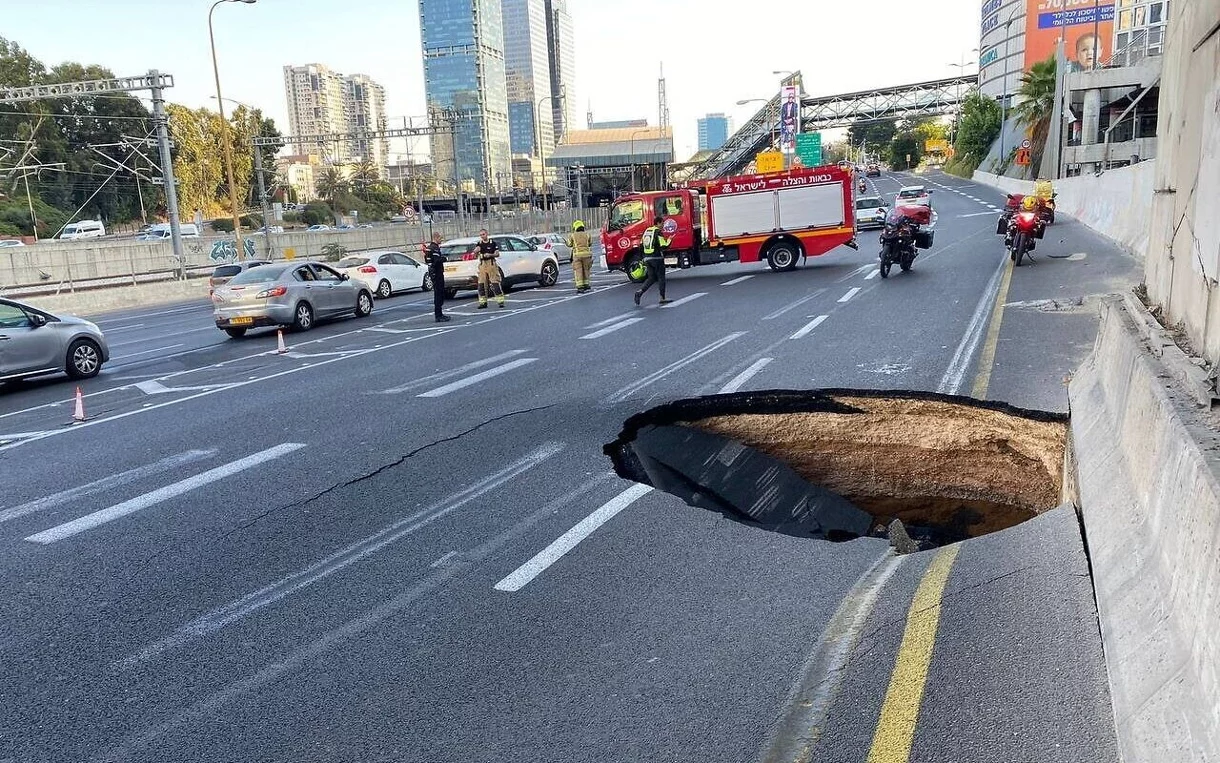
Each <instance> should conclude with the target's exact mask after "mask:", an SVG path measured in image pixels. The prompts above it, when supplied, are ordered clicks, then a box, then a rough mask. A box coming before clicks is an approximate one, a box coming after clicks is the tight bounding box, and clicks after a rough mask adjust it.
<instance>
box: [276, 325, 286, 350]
mask: <svg viewBox="0 0 1220 763" xmlns="http://www.w3.org/2000/svg"><path fill="white" fill-rule="evenodd" d="M275 337H276V340H277V345H276V348H275V351H276V352H277V353H279V354H280V355H283V354H284V353H286V352H288V347H287V345H285V344H284V329H276V330H275Z"/></svg>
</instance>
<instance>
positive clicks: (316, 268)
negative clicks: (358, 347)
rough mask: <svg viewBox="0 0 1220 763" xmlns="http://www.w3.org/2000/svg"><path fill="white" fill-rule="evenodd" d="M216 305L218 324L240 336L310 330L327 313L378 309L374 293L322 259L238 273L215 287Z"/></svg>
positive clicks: (335, 314)
mask: <svg viewBox="0 0 1220 763" xmlns="http://www.w3.org/2000/svg"><path fill="white" fill-rule="evenodd" d="M212 308H213V318H214V319H215V321H216V328H218V329H220V330H222V331H224V332H225V333H226V334H228V335H229V336H230V337H232V338H234V339H240V338H241V337H243V336H245V335H246V332H247V331H248V330H250V329H252V328H261V327H265V326H290V327H292V328H294V329H296V330H297V331H308V330H309V329H311V328H313V327H314V324H315V323H317V321H319V320H323V319H325V318H336V317H339V316H342V315H349V314H350V315H355V316H356V317H357V318H363V317H365V316H367V315H368V314H370V313H371V312H373V292H372V290H370V289H369V287H368V284H366V283H364V281H357V280H355V279H353V278H349V277H348V276H346V275H343V274H342V273H340V272H339V271H337V270H335V269H333V268H332V267H331V266H329V265H326V264H323V263H321V262H277V263H274V264H270V265H262V266H260V267H257V268H251V269H249V270H246V271H243V272H241V273H238V274H237V275H235V276H233V279H232V280H231V281H229V282H228V283H227V284H225V285H224V286H221V287H220V288H218V289H216V290H215V291H214V292H212Z"/></svg>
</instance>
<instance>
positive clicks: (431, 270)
mask: <svg viewBox="0 0 1220 763" xmlns="http://www.w3.org/2000/svg"><path fill="white" fill-rule="evenodd" d="M422 248H423V250H424V263H425V264H427V266H428V275H429V276H430V277H431V278H432V314H433V315H434V316H435V317H436V322H437V323H446V322H448V321H451V320H453V319H452V318H450V317H449V316H448V315H445V314H444V313H443V312H442V311H441V306H442V305H444V304H445V255H443V254H441V234H439V233H433V234H432V240H431V241H429V242H428V243H426V244H424V245H423V247H422Z"/></svg>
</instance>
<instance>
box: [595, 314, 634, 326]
mask: <svg viewBox="0 0 1220 763" xmlns="http://www.w3.org/2000/svg"><path fill="white" fill-rule="evenodd" d="M633 315H635V313H623V314H622V315H616V316H614V317H613V318H607V319H606V320H604V321H598V322H597V323H590V324H589V325H588V326H585V328H587V329H599V328H601V327H602V326H609V325H610V324H611V323H618V322H619V321H621V320H626V319H627V318H630V317H631V316H633Z"/></svg>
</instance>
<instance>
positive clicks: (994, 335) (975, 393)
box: [970, 260, 1012, 400]
mask: <svg viewBox="0 0 1220 763" xmlns="http://www.w3.org/2000/svg"><path fill="white" fill-rule="evenodd" d="M1011 283H1012V260H1009V261H1008V265H1006V266H1005V268H1004V278H1003V279H1002V280H1001V281H1000V290H999V291H997V292H996V295H995V307H993V308H992V309H991V323H990V324H989V325H988V326H987V340H986V341H984V342H983V351H982V353H981V354H980V355H979V370H978V373H977V374H976V375H975V377H974V386H973V387H971V388H970V396H971V397H973V398H976V399H978V400H983V399H985V398H986V397H987V387H988V386H990V385H991V369H992V367H993V366H994V365H995V352H996V347H997V345H999V343H1000V324H1001V323H1002V322H1003V321H1004V303H1005V302H1007V301H1008V286H1009V284H1011Z"/></svg>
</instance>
